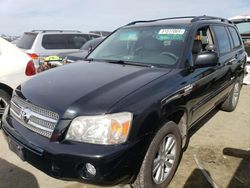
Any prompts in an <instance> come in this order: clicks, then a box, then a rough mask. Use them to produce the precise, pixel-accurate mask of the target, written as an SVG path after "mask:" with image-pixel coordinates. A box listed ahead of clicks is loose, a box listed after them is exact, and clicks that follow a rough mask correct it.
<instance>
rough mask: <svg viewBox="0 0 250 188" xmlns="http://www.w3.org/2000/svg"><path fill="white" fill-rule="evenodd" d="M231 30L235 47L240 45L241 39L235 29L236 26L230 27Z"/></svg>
mask: <svg viewBox="0 0 250 188" xmlns="http://www.w3.org/2000/svg"><path fill="white" fill-rule="evenodd" d="M229 31H230V33H231V36H232V38H233V43H234V48H236V47H238V46H240V45H241V41H240V38H239V35H238V33H237V31H236V30H235V28H233V27H229Z"/></svg>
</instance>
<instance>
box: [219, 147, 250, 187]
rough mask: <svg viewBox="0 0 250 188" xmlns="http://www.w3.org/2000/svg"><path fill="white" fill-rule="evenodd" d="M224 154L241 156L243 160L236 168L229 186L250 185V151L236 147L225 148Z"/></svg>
mask: <svg viewBox="0 0 250 188" xmlns="http://www.w3.org/2000/svg"><path fill="white" fill-rule="evenodd" d="M223 154H224V155H227V156H231V157H237V158H241V159H242V161H241V163H240V165H239V166H238V168H237V169H236V171H235V173H234V175H233V176H232V179H231V181H230V182H229V184H228V186H227V187H228V188H235V187H242V188H243V187H246V188H247V187H248V188H249V187H250V151H245V150H241V149H235V148H224V149H223Z"/></svg>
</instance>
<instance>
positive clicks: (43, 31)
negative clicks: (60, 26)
mask: <svg viewBox="0 0 250 188" xmlns="http://www.w3.org/2000/svg"><path fill="white" fill-rule="evenodd" d="M31 32H42V33H46V32H77V33H81V31H77V30H32V31H31Z"/></svg>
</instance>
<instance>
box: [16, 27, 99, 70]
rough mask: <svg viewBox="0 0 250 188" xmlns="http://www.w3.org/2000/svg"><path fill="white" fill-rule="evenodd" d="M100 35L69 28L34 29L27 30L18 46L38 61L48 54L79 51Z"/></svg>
mask: <svg viewBox="0 0 250 188" xmlns="http://www.w3.org/2000/svg"><path fill="white" fill-rule="evenodd" d="M98 37H100V35H96V34H89V33H81V32H80V31H67V30H33V31H31V32H25V33H24V34H23V36H22V37H21V38H20V39H19V40H18V42H17V44H16V46H17V47H18V48H20V49H22V50H24V51H25V52H26V53H27V54H28V55H29V56H30V57H31V58H32V59H33V60H34V61H35V63H36V66H38V65H39V62H40V61H42V59H43V58H44V57H46V56H50V55H55V54H59V53H62V52H73V51H78V50H79V49H80V48H81V47H82V45H83V44H85V43H86V42H87V41H89V40H91V39H93V38H98Z"/></svg>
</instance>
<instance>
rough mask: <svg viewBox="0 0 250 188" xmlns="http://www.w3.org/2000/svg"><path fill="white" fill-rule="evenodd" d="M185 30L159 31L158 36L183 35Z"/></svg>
mask: <svg viewBox="0 0 250 188" xmlns="http://www.w3.org/2000/svg"><path fill="white" fill-rule="evenodd" d="M184 33H185V29H161V30H160V31H159V33H158V34H159V35H183V34H184Z"/></svg>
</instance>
